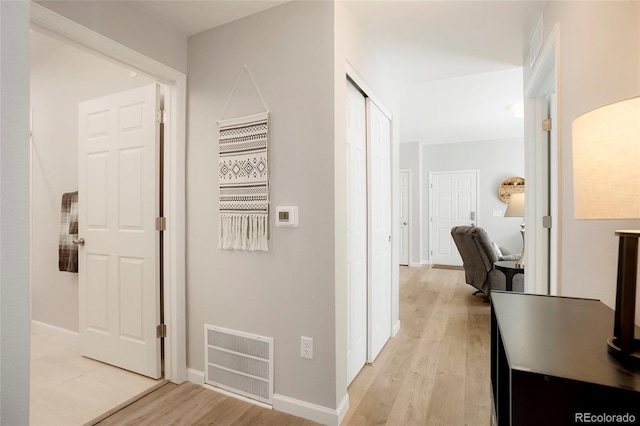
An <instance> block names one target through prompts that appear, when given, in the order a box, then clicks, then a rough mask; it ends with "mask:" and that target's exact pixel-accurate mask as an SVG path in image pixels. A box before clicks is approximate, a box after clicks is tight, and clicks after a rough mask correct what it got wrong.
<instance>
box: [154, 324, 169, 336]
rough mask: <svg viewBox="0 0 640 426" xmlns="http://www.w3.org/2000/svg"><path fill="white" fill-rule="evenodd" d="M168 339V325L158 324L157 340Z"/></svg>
mask: <svg viewBox="0 0 640 426" xmlns="http://www.w3.org/2000/svg"><path fill="white" fill-rule="evenodd" d="M164 337H167V324H158V326H157V327H156V338H158V339H161V338H164Z"/></svg>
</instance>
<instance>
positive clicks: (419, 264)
mask: <svg viewBox="0 0 640 426" xmlns="http://www.w3.org/2000/svg"><path fill="white" fill-rule="evenodd" d="M409 266H411V267H412V268H419V267H421V266H422V263H416V262H411V263H409Z"/></svg>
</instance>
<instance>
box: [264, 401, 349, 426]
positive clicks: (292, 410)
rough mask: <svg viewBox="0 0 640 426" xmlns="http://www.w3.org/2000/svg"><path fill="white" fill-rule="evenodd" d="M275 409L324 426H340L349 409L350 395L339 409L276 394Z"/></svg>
mask: <svg viewBox="0 0 640 426" xmlns="http://www.w3.org/2000/svg"><path fill="white" fill-rule="evenodd" d="M273 408H274V409H275V410H278V411H282V412H283V413H287V414H291V415H293V416H298V417H303V418H305V419H309V420H313V421H314V422H318V423H321V424H323V425H330V426H338V425H339V424H340V422H341V421H342V419H343V418H344V416H345V414H346V413H347V410H348V409H349V394H346V395H345V397H344V398H343V399H342V402H341V403H340V405H339V406H338V408H337V409H331V408H327V407H323V406H321V405H316V404H312V403H310V402H306V401H301V400H299V399H294V398H290V397H288V396H284V395H278V394H274V395H273Z"/></svg>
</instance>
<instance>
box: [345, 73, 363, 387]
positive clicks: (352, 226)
mask: <svg viewBox="0 0 640 426" xmlns="http://www.w3.org/2000/svg"><path fill="white" fill-rule="evenodd" d="M365 125H366V121H365V100H364V96H363V95H362V93H360V92H359V91H358V89H356V88H355V87H354V86H353V85H352V84H351V83H349V82H347V212H348V218H347V273H348V276H347V294H348V297H349V301H348V303H347V309H348V326H347V383H351V381H353V379H354V378H355V376H356V375H357V374H358V372H359V371H360V369H361V368H362V366H364V364H365V362H366V361H367V133H366V126H365Z"/></svg>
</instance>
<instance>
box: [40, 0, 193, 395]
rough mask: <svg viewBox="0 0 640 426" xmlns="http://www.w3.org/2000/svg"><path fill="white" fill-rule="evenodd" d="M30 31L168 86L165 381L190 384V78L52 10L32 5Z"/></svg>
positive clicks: (165, 139) (166, 100)
mask: <svg viewBox="0 0 640 426" xmlns="http://www.w3.org/2000/svg"><path fill="white" fill-rule="evenodd" d="M31 27H32V28H33V29H36V30H38V31H39V32H42V33H44V34H47V35H49V36H51V37H53V38H56V39H58V40H61V41H63V42H65V43H67V44H70V45H73V46H75V47H78V48H80V49H82V50H85V51H88V52H90V53H92V54H95V55H98V56H100V57H102V58H104V59H106V60H108V61H110V62H114V63H117V64H119V65H123V66H125V67H127V68H129V69H132V70H135V71H137V72H139V73H141V74H144V75H146V76H147V77H149V78H151V79H153V80H156V81H157V82H158V83H161V84H164V85H165V87H166V88H167V89H168V90H165V93H164V95H165V110H166V111H167V112H168V115H169V120H168V122H167V123H165V127H164V129H165V133H164V135H165V136H164V149H165V156H164V181H165V185H164V214H165V217H166V220H167V227H166V228H167V230H166V231H164V253H165V257H164V271H163V272H164V322H165V324H166V325H167V337H166V338H165V341H164V343H165V345H164V347H165V350H164V359H165V372H164V374H165V378H166V379H167V380H170V381H172V382H174V383H182V382H184V381H185V380H186V379H187V354H186V312H185V307H186V305H185V145H186V144H185V135H186V131H185V129H186V99H187V97H186V93H187V77H186V75H185V74H184V73H182V72H180V71H177V70H175V69H173V68H171V67H169V66H167V65H164V64H162V63H160V62H158V61H156V60H154V59H152V58H149V57H147V56H145V55H143V54H141V53H139V52H137V51H135V50H133V49H130V48H128V47H126V46H123V45H121V44H120V43H117V42H115V41H113V40H111V39H109V38H107V37H105V36H103V35H102V34H99V33H97V32H95V31H93V30H90V29H88V28H86V27H84V26H82V25H80V24H78V23H76V22H74V21H71V20H69V19H67V18H65V17H63V16H61V15H58V14H57V13H55V12H52V11H51V10H49V9H47V8H45V7H43V6H40V5H39V4H37V3H33V2H32V3H31Z"/></svg>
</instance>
